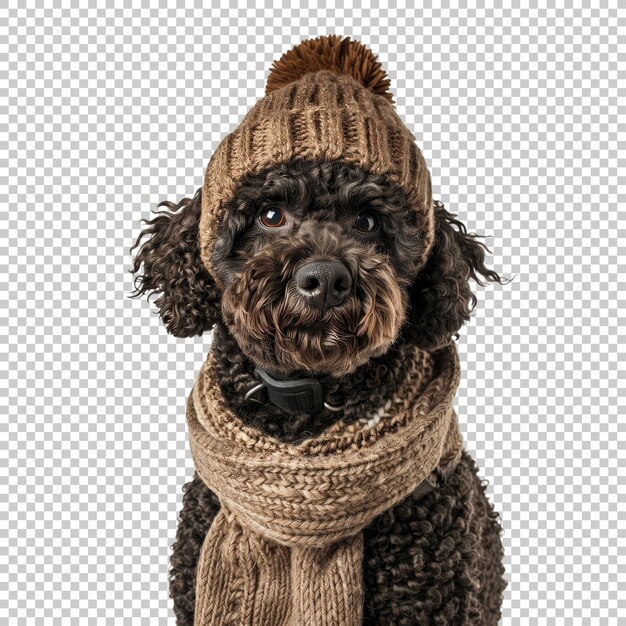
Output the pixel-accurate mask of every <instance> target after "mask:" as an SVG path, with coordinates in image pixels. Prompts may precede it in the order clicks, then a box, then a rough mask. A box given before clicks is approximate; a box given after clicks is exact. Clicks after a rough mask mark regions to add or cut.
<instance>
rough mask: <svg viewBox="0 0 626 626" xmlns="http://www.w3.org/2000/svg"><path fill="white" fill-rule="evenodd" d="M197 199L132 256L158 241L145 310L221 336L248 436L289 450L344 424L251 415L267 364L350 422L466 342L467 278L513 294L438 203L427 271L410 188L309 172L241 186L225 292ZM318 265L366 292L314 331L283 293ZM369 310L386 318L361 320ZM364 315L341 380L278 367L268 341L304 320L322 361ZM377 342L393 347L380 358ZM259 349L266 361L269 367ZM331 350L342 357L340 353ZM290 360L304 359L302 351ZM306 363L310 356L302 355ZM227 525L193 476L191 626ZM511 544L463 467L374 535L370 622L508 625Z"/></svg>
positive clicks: (223, 265) (185, 572) (230, 222)
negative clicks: (506, 574)
mask: <svg viewBox="0 0 626 626" xmlns="http://www.w3.org/2000/svg"><path fill="white" fill-rule="evenodd" d="M201 193H202V192H201V189H198V191H197V192H196V194H195V196H194V197H193V198H192V199H189V198H185V199H184V200H182V201H180V202H179V203H178V204H173V203H169V202H163V203H161V204H160V205H159V206H165V207H167V208H168V209H171V210H172V211H171V212H164V213H159V214H158V215H157V217H155V218H154V219H153V220H151V221H148V222H147V224H148V227H147V228H146V229H145V230H144V231H143V232H142V233H141V234H140V236H139V237H138V239H137V242H136V243H135V246H134V247H137V246H139V244H140V242H141V240H142V238H143V237H144V236H148V240H147V241H145V242H143V244H142V245H141V247H140V249H139V252H138V254H137V256H136V258H135V261H134V265H133V268H132V270H131V271H133V272H134V273H135V274H136V278H135V294H134V295H140V294H152V293H155V294H159V295H160V297H159V298H158V299H157V300H156V304H157V306H158V307H159V310H160V313H161V316H162V318H163V321H164V323H165V324H166V326H167V328H168V330H169V331H170V332H172V333H173V334H175V335H178V336H191V335H197V334H200V333H202V332H204V331H205V330H207V329H210V328H212V327H213V326H215V328H214V336H213V347H212V350H213V351H214V353H215V355H216V357H217V368H216V376H217V379H218V384H219V385H220V387H221V390H222V392H223V394H224V396H225V397H226V398H227V400H228V401H229V402H230V405H231V406H232V408H233V409H234V410H235V411H236V412H237V413H238V415H239V416H240V417H241V418H242V419H243V420H245V421H246V422H247V423H248V424H250V425H253V426H255V427H256V428H259V429H260V430H263V431H264V432H266V433H267V434H268V435H271V436H273V437H276V438H280V439H282V440H285V441H289V442H293V443H297V442H299V441H301V440H302V439H305V438H308V437H312V436H315V435H316V434H318V433H319V432H320V431H321V430H323V428H325V427H326V426H328V425H329V424H330V423H331V422H332V421H333V420H335V419H337V414H335V413H331V412H329V411H323V412H321V413H319V414H316V415H298V416H290V415H286V414H284V413H282V412H281V411H280V410H279V409H278V408H277V407H274V406H273V405H271V404H265V405H264V406H259V405H252V404H249V403H246V402H245V401H244V396H245V393H246V391H247V390H248V389H249V388H250V387H251V386H252V384H253V383H254V377H253V373H252V372H253V369H254V366H255V364H262V365H263V364H267V362H268V361H267V359H269V361H270V362H272V359H274V361H273V362H274V364H275V365H276V366H277V367H276V368H275V369H276V371H279V372H280V367H278V366H279V365H280V364H281V363H282V364H283V365H285V364H287V363H288V364H289V367H286V368H283V370H284V371H283V374H284V375H291V376H299V375H306V374H308V375H310V374H311V373H313V374H314V375H316V376H317V377H318V378H319V379H320V382H322V384H323V386H324V388H325V391H326V399H327V401H328V402H330V404H333V405H343V406H344V407H345V410H344V413H343V414H341V416H342V419H344V420H345V421H346V422H349V421H351V420H354V419H356V418H357V417H359V416H362V415H365V414H367V412H368V411H369V410H371V409H374V408H378V407H379V406H380V405H381V404H384V402H385V400H387V399H389V398H390V397H392V396H393V395H394V392H395V390H396V387H397V385H399V384H400V383H401V381H402V379H403V377H404V376H405V375H406V359H405V356H406V354H407V352H406V351H407V348H408V347H409V346H410V345H418V346H419V347H421V348H423V349H426V350H433V349H436V348H437V347H439V346H442V345H444V344H445V343H447V342H449V341H450V340H451V339H452V337H453V336H454V335H455V334H457V333H458V330H459V329H460V328H461V326H462V324H463V323H464V322H465V321H467V320H468V319H469V317H470V314H471V311H472V309H473V308H474V306H475V304H476V297H475V295H474V294H473V293H472V291H471V289H470V285H469V280H470V279H472V280H474V281H476V282H477V283H478V284H483V283H482V282H481V278H482V279H484V280H486V281H493V282H503V280H502V279H501V278H500V276H499V275H498V274H497V273H496V272H494V271H493V270H490V269H488V268H487V267H486V266H485V263H484V261H485V251H488V249H487V248H486V247H485V246H484V244H482V243H480V242H478V241H476V237H477V236H476V235H475V234H472V233H468V232H467V230H466V228H465V226H464V225H463V224H462V223H461V222H460V221H459V220H458V219H456V216H455V215H454V214H452V213H449V212H448V211H446V209H445V208H444V207H443V205H442V204H441V203H440V202H435V213H436V220H435V222H436V238H435V243H434V246H433V248H432V250H431V252H430V254H429V257H428V259H427V261H426V264H425V265H424V266H423V267H420V266H419V265H417V264H416V259H418V258H420V256H421V251H422V241H423V240H424V237H423V234H424V233H423V231H422V229H423V224H422V223H421V221H420V220H419V219H418V217H417V214H416V213H415V212H414V211H412V210H411V209H410V208H409V207H408V206H407V204H406V200H405V197H404V194H403V193H402V191H401V190H400V189H399V188H397V187H396V186H395V185H393V184H392V183H391V182H390V181H389V180H387V179H386V177H384V176H378V175H373V174H371V173H368V172H364V171H363V170H361V169H360V168H358V167H357V166H354V165H347V164H339V163H323V162H308V161H301V160H298V161H293V162H291V163H289V164H283V165H278V166H275V167H273V168H270V169H268V170H266V171H264V172H261V173H259V174H256V175H254V176H248V177H246V178H244V179H242V180H241V181H239V183H238V187H237V193H236V195H235V197H234V198H233V200H232V201H231V203H230V205H229V206H228V207H227V212H226V217H225V219H224V220H223V221H222V223H221V226H220V231H219V236H218V241H217V243H216V246H215V249H214V253H213V256H212V259H211V261H212V268H213V270H214V272H215V273H216V274H215V275H216V276H217V277H218V278H219V282H220V283H221V284H222V285H223V286H225V287H224V289H225V291H220V289H218V288H217V287H216V285H215V283H214V281H213V280H212V278H211V276H210V275H209V273H208V272H207V270H206V268H205V267H204V266H203V264H202V261H201V258H200V254H199V248H198V225H199V218H200V210H201ZM277 203H278V204H280V206H282V207H284V208H285V209H286V210H287V211H289V213H290V217H291V223H290V226H289V229H286V230H282V231H280V232H269V231H267V230H266V229H263V228H261V227H260V226H259V223H258V220H257V217H258V216H259V213H260V212H261V211H263V210H264V209H266V208H267V207H268V206H275V205H276V204H277ZM364 209H367V210H371V211H375V212H376V214H377V215H378V217H379V220H380V224H381V228H380V229H379V231H378V232H377V233H376V234H375V235H371V236H370V235H365V236H364V235H362V234H358V233H355V232H354V229H352V228H351V225H352V224H353V223H354V218H355V216H356V215H357V214H358V213H359V212H360V211H362V210H364ZM315 228H317V229H318V231H317V232H316V233H315V236H312V232H313V231H312V230H311V229H315ZM320 254H331V255H334V257H337V258H338V259H340V260H341V262H343V263H345V264H346V266H347V267H348V268H349V271H350V272H351V273H352V277H353V282H354V284H355V293H354V294H353V297H352V299H351V300H349V301H348V303H347V304H346V309H345V310H343V311H340V312H339V313H337V312H335V313H333V314H331V315H329V316H328V317H327V318H323V319H322V318H320V319H318V320H316V319H314V315H313V313H312V312H311V311H310V310H308V309H306V307H304V306H303V305H302V304H301V303H298V302H297V299H294V298H292V299H291V300H290V299H289V297H287V296H286V294H288V293H289V284H290V280H292V277H293V274H294V271H295V269H296V268H297V267H298V265H299V264H301V263H302V262H304V261H306V260H307V259H311V258H315V256H316V255H318V256H319V255H320ZM359 264H360V265H362V266H363V267H369V270H368V272H369V273H368V272H363V271H360V268H359ZM142 268H143V274H140V273H139V272H140V271H141V270H142ZM229 289H232V290H233V291H232V293H229ZM237 289H239V291H237ZM252 289H256V290H257V293H256V294H255V295H254V296H252V295H251V294H250V293H249V292H248V290H252ZM394 292H395V293H396V295H394V296H393V297H391V299H389V298H390V296H389V294H390V293H394ZM385 294H387V295H385ZM233 295H234V296H235V297H231V296H233ZM368 297H369V298H370V299H372V298H373V299H374V300H372V303H373V302H374V301H376V302H377V304H375V305H374V306H371V305H370V306H369V307H368V306H365V305H364V304H363V300H364V299H366V298H368ZM376 298H378V300H376ZM385 298H387V300H386V301H385ZM246 303H247V304H246ZM390 306H392V307H395V309H396V314H397V317H396V318H395V319H396V322H398V323H395V322H394V323H392V322H391V321H390V320H391V318H387V319H386V321H385V320H383V322H382V323H379V324H377V323H374V322H375V321H376V316H377V315H380V313H381V310H384V309H389V307H390ZM242 307H244V308H243V309H242ZM246 307H247V308H246ZM290 307H291V310H289V308H290ZM350 307H351V308H350ZM225 308H226V311H225ZM244 309H245V310H244ZM348 309H349V310H348ZM270 310H271V311H272V313H271V314H270V315H269V316H268V315H267V313H268V311H270ZM242 311H243V312H244V313H245V314H242ZM377 311H378V313H377ZM238 314H239V318H237V315H238ZM367 315H369V316H370V319H369V323H368V324H367V327H368V331H367V332H366V333H364V334H363V337H362V338H361V339H360V340H359V342H356V343H353V344H349V343H345V338H341V337H339V339H338V340H339V341H340V343H339V344H338V345H340V351H341V350H345V349H348V348H351V349H353V354H352V357H351V359H350V363H348V365H349V367H346V369H345V371H341V368H340V367H338V369H337V371H324V370H323V369H318V370H317V371H316V368H315V367H314V363H313V362H312V360H311V359H312V357H311V355H314V354H315V350H313V351H309V353H308V357H306V358H302V355H300V358H299V359H296V360H291V361H289V360H288V359H287V358H286V357H285V355H286V354H287V352H286V351H285V350H284V349H283V354H282V356H281V352H280V350H278V351H277V349H276V344H275V343H274V342H273V340H272V339H271V338H270V337H265V336H264V335H268V334H272V333H273V334H276V333H281V332H282V333H283V334H284V335H285V336H288V335H289V334H290V333H291V336H292V337H294V336H299V335H298V333H303V335H302V336H305V338H306V333H307V332H308V331H307V329H306V328H305V329H299V328H298V324H302V323H303V320H304V321H306V324H309V323H310V324H311V329H312V330H311V332H309V335H308V339H307V340H308V342H309V343H308V346H309V347H311V345H313V348H316V349H317V347H316V346H315V345H314V344H311V342H312V341H313V342H315V337H316V336H321V333H322V330H324V329H327V328H328V327H329V326H330V327H333V328H334V330H335V331H336V332H337V331H338V332H340V333H341V332H343V333H344V334H345V332H346V329H347V328H348V327H350V325H355V324H358V321H359V319H361V318H363V317H366V316H367ZM250 320H252V322H250ZM390 326H392V327H393V328H392V329H391V331H392V332H390V328H389V327H390ZM316 329H317V331H316ZM253 332H256V333H257V335H256V336H253V341H252V342H249V341H247V339H246V333H253ZM316 332H317V335H316ZM259 333H260V334H259ZM294 333H295V334H294ZM383 335H385V336H384V342H381V338H382V337H383ZM333 341H334V339H333ZM342 341H343V342H344V343H341V342H342ZM376 342H378V343H379V344H380V346H382V348H381V349H379V350H378V351H377V350H374V349H372V350H371V352H369V353H368V347H369V348H371V347H372V346H375V344H376ZM259 344H261V345H262V347H263V350H264V352H259V350H258V348H257V347H258V345H259ZM320 345H321V344H320ZM327 345H329V346H331V347H332V341H330V343H327ZM291 347H295V348H298V343H297V342H296V344H292V346H291ZM318 352H319V351H318ZM302 353H303V355H305V356H306V350H303V352H302ZM337 354H338V353H337ZM264 359H265V360H264ZM260 361H262V362H260ZM278 361H280V362H281V363H279V362H278ZM298 363H299V365H298ZM335 364H337V365H339V361H338V360H337V361H336V362H335ZM344 365H346V363H345V362H344ZM309 366H310V367H309ZM415 392H416V394H418V393H420V392H421V389H419V388H417V389H416V390H415ZM218 510H219V500H218V499H217V497H216V496H215V495H214V494H212V493H211V492H210V491H209V490H208V488H207V487H206V486H205V485H204V483H202V481H201V480H200V479H199V478H198V477H197V475H195V476H194V479H193V480H192V481H191V482H190V483H187V484H186V485H185V487H184V496H183V508H182V511H181V514H180V522H179V526H178V531H177V536H176V542H175V543H174V544H173V546H172V548H173V554H172V560H171V570H170V593H171V597H172V598H173V600H174V611H175V613H176V616H177V622H178V624H179V626H186V625H191V624H192V623H193V613H194V603H195V570H196V564H197V560H198V555H199V551H200V547H201V545H202V542H203V539H204V537H205V536H206V532H207V530H208V528H209V526H210V524H211V522H212V520H213V518H214V516H215V514H216V513H217V511H218ZM500 532H501V529H500V524H499V521H498V516H497V514H495V513H494V511H493V508H492V507H491V505H490V503H489V502H488V500H487V498H486V497H485V493H484V485H483V484H481V482H480V481H479V479H478V477H477V471H476V467H475V465H474V462H473V461H472V459H471V458H470V457H469V456H468V455H467V454H466V453H464V455H463V458H462V461H461V463H460V465H459V466H458V468H457V470H456V472H455V473H454V474H453V475H452V476H450V477H449V479H448V482H447V484H445V486H443V487H442V488H440V489H438V490H436V491H434V492H433V493H431V494H429V495H427V496H426V497H424V498H422V499H419V500H418V499H416V498H413V497H412V496H410V497H408V498H407V499H406V500H405V501H403V502H401V503H400V504H398V505H397V506H396V507H394V508H393V509H391V510H389V511H387V512H385V513H384V514H383V515H381V516H380V517H379V518H378V519H377V520H375V522H374V523H373V524H372V525H371V526H370V527H369V528H367V529H366V531H365V540H366V541H365V558H364V565H363V566H364V577H365V584H366V594H365V623H366V624H370V625H374V624H376V625H391V624H394V625H400V626H408V625H412V626H413V625H421V624H424V625H425V624H437V625H440V626H445V625H453V624H454V625H457V624H458V625H469V624H472V625H477V624H481V625H483V626H490V625H492V624H496V623H497V621H498V619H499V616H500V604H501V600H502V593H503V590H504V588H505V585H506V582H505V581H504V579H503V576H502V575H503V567H502V543H501V539H500Z"/></svg>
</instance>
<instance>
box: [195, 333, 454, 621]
mask: <svg viewBox="0 0 626 626" xmlns="http://www.w3.org/2000/svg"><path fill="white" fill-rule="evenodd" d="M415 349H416V350H418V349H417V348H415ZM428 358H431V359H433V362H434V363H433V367H431V368H427V371H429V372H430V374H431V379H430V380H429V381H428V383H427V384H426V386H425V388H424V391H423V393H421V394H419V395H416V394H415V383H416V381H415V379H414V378H413V377H411V376H407V377H406V379H405V381H403V384H402V385H401V387H400V388H399V390H398V393H397V395H396V397H395V399H394V403H393V404H392V407H391V408H390V410H389V412H388V415H387V416H386V417H385V418H384V419H381V420H380V421H379V422H378V423H377V424H374V425H371V424H370V425H368V424H363V423H356V422H355V423H353V424H350V425H349V426H348V427H343V428H342V427H341V426H340V425H339V424H338V423H336V424H334V425H333V426H331V427H329V428H327V429H326V430H324V431H323V432H322V433H320V434H319V435H317V436H315V437H312V438H310V439H307V440H305V441H304V442H302V443H299V444H297V445H292V444H288V443H285V442H281V441H279V440H276V439H273V438H270V437H268V436H266V435H265V434H263V433H262V432H261V431H259V430H256V429H254V428H251V427H249V426H246V425H245V424H244V422H243V421H242V420H241V419H240V418H238V417H237V415H236V414H235V413H234V412H233V411H232V410H231V409H229V407H228V405H227V403H226V401H225V399H224V398H223V396H222V395H221V392H220V389H219V385H217V384H216V381H215V379H214V374H213V369H214V367H215V362H214V355H213V353H212V352H209V355H208V357H207V359H206V361H205V363H204V365H203V367H202V369H201V371H200V373H199V375H198V377H197V379H196V382H195V384H194V388H193V390H192V392H191V394H190V396H189V400H188V404H187V421H188V427H189V439H190V445H191V452H192V456H193V459H194V463H195V466H196V471H197V473H198V475H199V476H200V477H201V478H202V480H203V481H204V482H205V484H206V485H207V486H208V487H209V488H210V489H211V490H212V491H213V492H215V493H216V494H217V496H218V497H219V499H220V503H221V508H220V511H219V513H218V514H217V516H216V518H215V519H214V521H213V523H212V525H211V527H210V529H209V532H208V533H207V535H206V538H205V540H204V544H203V546H202V550H201V553H200V558H199V563H198V571H197V581H196V609H195V622H194V624H195V625H196V626H225V625H227V624H228V625H233V626H256V625H263V626H302V625H304V624H315V625H316V626H318V625H319V626H357V625H360V624H362V621H363V573H362V571H363V570H362V566H363V529H364V528H365V527H366V526H368V525H369V524H370V523H371V522H372V520H373V519H374V518H375V517H376V516H378V515H380V514H381V513H383V512H384V511H386V510H388V509H389V508H391V507H393V506H394V505H395V504H397V503H399V502H400V501H402V500H403V499H404V498H405V497H407V496H408V495H409V494H411V493H413V492H415V491H416V490H418V491H427V490H428V489H430V488H432V485H433V482H434V475H435V471H436V469H437V467H438V466H440V467H443V468H444V469H446V470H448V471H451V470H452V468H453V467H454V466H455V465H456V463H457V461H458V459H459V457H460V455H461V452H462V445H463V441H462V436H461V433H460V431H459V427H458V421H457V416H456V413H455V411H454V408H453V402H454V395H455V392H456V389H457V387H458V383H459V378H460V369H459V361H458V355H457V351H456V346H455V345H454V344H450V345H448V346H446V347H445V348H442V349H441V350H438V351H436V352H433V353H432V354H429V355H428ZM425 487H426V490H425V489H424V488H425Z"/></svg>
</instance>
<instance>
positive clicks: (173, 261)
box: [130, 188, 219, 337]
mask: <svg viewBox="0 0 626 626" xmlns="http://www.w3.org/2000/svg"><path fill="white" fill-rule="evenodd" d="M158 206H159V207H162V206H163V207H166V209H170V210H164V211H157V212H156V217H154V218H153V219H151V220H142V221H143V222H144V223H145V224H147V226H146V228H145V229H144V230H142V231H141V233H140V234H139V236H138V237H137V241H136V242H135V244H134V245H133V247H132V248H131V251H132V250H134V249H135V248H136V247H138V246H139V244H140V243H141V240H142V239H143V238H144V237H148V239H147V240H146V241H144V242H143V244H142V245H141V247H140V248H139V251H138V252H137V255H136V256H135V258H134V262H133V266H132V268H131V270H130V271H131V272H132V273H133V274H135V282H134V286H135V291H134V292H133V294H132V295H131V297H136V296H141V295H144V294H147V295H148V299H149V298H150V296H151V295H152V294H159V297H158V298H157V299H156V300H155V304H156V305H157V307H158V308H159V312H160V314H161V318H162V320H163V322H164V324H165V326H166V328H167V330H168V332H170V333H172V334H173V335H175V336H176V337H192V336H194V335H201V334H202V333H203V332H204V331H206V330H210V329H211V328H212V327H213V325H214V324H215V322H216V321H217V320H218V318H219V294H218V290H217V288H216V286H215V283H214V281H213V279H212V278H211V276H210V274H209V273H208V272H207V270H206V268H205V267H204V265H203V263H202V260H201V259H200V251H199V244H198V224H199V221H200V211H201V207H202V188H200V189H198V191H196V194H195V195H194V197H193V198H184V199H183V200H181V201H180V202H179V203H178V204H174V203H172V202H167V201H165V202H161V203H159V205H158ZM142 265H143V273H139V272H140V269H141V266H142Z"/></svg>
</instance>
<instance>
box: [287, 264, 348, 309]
mask: <svg viewBox="0 0 626 626" xmlns="http://www.w3.org/2000/svg"><path fill="white" fill-rule="evenodd" d="M295 280H296V285H297V287H298V291H299V292H300V295H301V296H302V298H303V299H304V300H305V301H306V302H307V304H309V305H310V306H313V307H315V308H317V309H319V310H320V311H322V312H324V311H326V310H327V309H329V308H330V307H333V306H338V305H339V304H341V303H342V302H343V301H344V300H345V299H346V298H347V297H348V294H349V293H350V290H351V289H352V277H351V276H350V272H349V271H348V268H347V267H346V266H345V265H344V264H343V263H340V262H339V261H315V262H312V263H307V264H306V265H303V266H302V267H301V268H300V269H299V270H298V271H297V272H296V276H295Z"/></svg>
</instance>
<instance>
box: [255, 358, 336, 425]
mask: <svg viewBox="0 0 626 626" xmlns="http://www.w3.org/2000/svg"><path fill="white" fill-rule="evenodd" d="M254 373H255V374H256V376H257V377H258V378H259V381H260V382H259V383H258V384H256V385H255V386H254V387H252V388H251V389H250V390H249V391H248V392H247V393H246V396H245V398H246V400H251V401H252V402H258V403H259V404H263V402H262V401H261V400H259V399H257V398H255V397H254V396H255V395H256V394H257V393H258V392H260V391H261V390H263V389H265V391H266V393H267V398H268V400H269V401H270V402H271V403H272V404H275V405H276V406H277V407H278V408H280V409H282V410H283V411H285V412H286V413H290V414H291V415H297V414H299V413H319V412H320V411H323V410H324V409H327V410H328V411H334V412H338V411H342V410H343V407H342V406H339V407H335V406H331V405H330V404H328V403H327V402H325V401H324V390H323V388H322V384H321V383H320V381H319V380H317V379H316V378H297V379H294V380H276V379H275V378H272V376H270V375H269V374H268V373H267V372H266V371H265V370H264V369H263V368H262V367H257V368H255V370H254Z"/></svg>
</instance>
